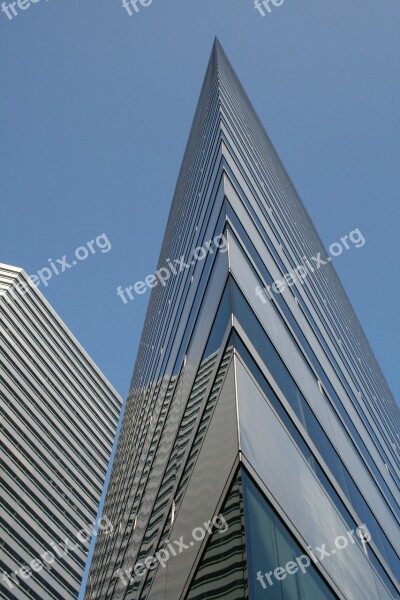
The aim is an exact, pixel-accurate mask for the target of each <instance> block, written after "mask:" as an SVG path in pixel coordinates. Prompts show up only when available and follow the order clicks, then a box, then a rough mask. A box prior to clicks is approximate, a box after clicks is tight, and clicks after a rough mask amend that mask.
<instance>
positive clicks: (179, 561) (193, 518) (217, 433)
mask: <svg viewBox="0 0 400 600" xmlns="http://www.w3.org/2000/svg"><path fill="white" fill-rule="evenodd" d="M238 450H239V446H238V424H237V413H236V394H235V380H234V369H233V361H232V362H231V365H230V367H229V370H228V373H227V375H226V379H225V382H224V385H223V388H222V390H221V393H220V396H219V398H218V400H217V404H216V407H215V412H214V414H213V417H212V419H211V422H210V425H209V427H208V431H207V434H206V436H205V439H204V442H203V444H202V448H201V451H200V453H199V456H198V459H197V462H196V466H195V467H194V470H193V473H192V476H191V478H190V482H189V485H188V487H187V490H186V493H185V496H184V498H183V500H182V503H181V506H180V509H179V512H178V514H177V518H176V521H175V522H174V525H173V527H172V528H171V531H170V533H169V538H170V540H179V539H182V538H183V540H186V541H187V544H188V545H189V548H186V549H185V550H184V552H183V553H182V555H180V556H178V557H176V558H171V560H169V561H168V565H167V568H165V569H161V568H158V571H157V576H156V579H155V582H154V584H153V586H152V588H151V590H150V595H149V599H150V600H159V598H160V597H162V598H165V600H177V599H178V598H182V597H183V596H182V594H183V591H184V589H185V586H186V585H187V583H188V580H189V574H190V572H191V571H192V570H193V567H194V564H195V560H196V557H197V556H198V555H199V554H200V552H201V550H202V548H203V547H204V545H205V544H206V542H207V539H208V535H207V536H206V537H205V538H204V540H203V541H201V542H195V543H192V545H191V542H190V540H191V541H192V542H193V536H192V533H193V532H194V530H195V529H196V528H198V527H202V528H203V530H204V529H205V528H204V523H207V522H209V521H212V519H213V517H215V516H216V514H217V508H218V504H219V503H220V501H221V497H222V495H223V491H224V489H225V487H226V484H227V482H228V481H229V478H230V476H231V474H232V469H233V467H234V464H235V462H236V461H237V457H238ZM161 590H162V592H161Z"/></svg>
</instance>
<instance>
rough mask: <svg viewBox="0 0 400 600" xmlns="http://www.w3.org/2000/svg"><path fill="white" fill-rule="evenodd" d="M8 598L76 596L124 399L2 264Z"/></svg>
mask: <svg viewBox="0 0 400 600" xmlns="http://www.w3.org/2000/svg"><path fill="white" fill-rule="evenodd" d="M0 317H1V323H0V341H1V376H0V403H1V420H0V444H1V449H0V532H1V533H0V567H1V569H0V598H18V599H21V600H22V599H28V598H29V599H32V600H51V599H54V600H73V599H76V598H77V597H78V594H79V590H80V587H81V583H82V576H83V572H84V568H85V563H86V559H87V554H88V548H89V543H90V538H91V536H92V533H93V534H94V533H95V532H97V531H98V532H99V533H98V535H108V534H109V533H110V530H111V527H110V525H109V524H108V523H107V522H106V521H105V520H102V521H101V522H100V524H99V523H98V522H96V516H97V512H98V509H99V502H100V497H101V494H102V491H103V486H104V481H105V477H106V472H107V467H108V463H109V459H110V454H111V449H112V446H113V442H114V437H115V432H116V428H117V423H118V419H119V415H120V410H121V405H122V400H121V398H120V397H119V396H118V394H117V393H116V391H115V390H114V389H113V387H112V386H111V385H110V383H109V382H108V381H107V379H106V378H105V377H104V376H103V374H102V373H101V372H100V371H99V369H98V368H97V367H96V365H95V364H94V363H93V361H92V360H91V359H90V358H89V356H88V355H87V354H86V352H85V351H84V350H83V348H82V347H81V346H80V344H79V343H78V342H77V340H76V339H75V338H74V336H73V335H72V334H71V332H70V331H69V330H68V329H67V327H66V326H65V324H64V323H63V322H62V321H61V319H60V318H59V317H58V315H57V314H56V313H55V311H54V310H53V309H52V307H51V306H50V305H49V303H48V302H47V301H46V299H45V298H44V297H43V296H42V294H41V293H40V292H39V291H38V289H37V288H36V287H35V285H34V284H33V283H32V282H31V281H30V279H29V278H28V277H27V275H26V273H25V272H24V271H23V270H22V269H19V268H16V267H11V266H9V265H5V264H0Z"/></svg>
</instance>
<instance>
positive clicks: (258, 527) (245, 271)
mask: <svg viewBox="0 0 400 600" xmlns="http://www.w3.org/2000/svg"><path fill="white" fill-rule="evenodd" d="M217 236H223V239H224V240H225V241H226V244H220V246H219V250H216V249H215V246H213V245H212V244H211V245H210V244H208V245H207V243H208V242H210V241H211V240H215V239H216V237H217ZM220 240H221V237H220ZM199 247H207V248H208V249H209V251H208V252H207V253H206V256H205V257H203V259H202V260H194V261H193V260H191V258H192V257H193V256H197V255H198V254H199V253H198V252H197V251H196V249H197V248H199ZM196 252H197V253H196ZM318 253H321V257H326V256H327V252H326V250H325V249H324V247H323V245H322V243H321V241H320V238H319V237H318V234H317V232H316V230H315V228H314V226H313V224H312V222H311V220H310V218H309V216H308V215H307V212H306V210H305V209H304V207H303V205H302V203H301V201H300V199H299V197H298V195H297V193H296V191H295V189H294V187H293V185H292V183H291V181H290V179H289V177H288V175H287V174H286V172H285V170H284V167H283V165H282V163H281V161H280V160H279V157H278V156H277V154H276V152H275V150H274V148H273V146H272V144H271V142H270V141H269V139H268V137H267V135H266V133H265V131H264V129H263V127H262V124H261V123H260V121H259V119H258V118H257V116H256V114H255V112H254V110H253V108H252V106H251V104H250V102H249V100H248V98H247V96H246V94H245V92H244V90H243V88H242V86H241V85H240V83H239V81H238V79H237V77H236V75H235V73H234V72H233V70H232V67H231V66H230V64H229V62H228V60H227V58H226V56H225V54H224V52H223V50H222V48H221V46H220V45H219V43H218V42H216V43H215V45H214V48H213V51H212V56H211V59H210V63H209V66H208V69H207V73H206V77H205V81H204V84H203V88H202V91H201V95H200V100H199V104H198V107H197V111H196V115H195V118H194V123H193V126H192V130H191V133H190V138H189V142H188V146H187V149H186V152H185V156H184V160H183V164H182V168H181V172H180V175H179V179H178V183H177V187H176V192H175V196H174V200H173V204H172V208H171V213H170V217H169V220H168V224H167V229H166V233H165V237H164V242H163V245H162V249H161V254H160V258H159V263H158V269H162V268H164V267H166V265H171V261H172V263H173V264H175V265H176V264H177V263H176V262H175V261H176V259H178V260H179V261H182V260H183V261H184V262H185V264H186V266H185V267H184V268H183V269H182V270H179V272H177V273H175V274H174V273H173V271H172V273H171V276H170V278H169V280H168V282H167V284H166V285H165V286H164V285H161V283H160V284H158V285H156V287H155V288H154V290H153V291H152V295H151V298H150V303H149V308H148V312H147V316H146V322H145V326H144V330H143V334H142V338H141V344H140V348H139V353H138V357H137V360H136V365H135V369H134V374H133V379H132V384H131V389H130V394H129V398H128V403H127V408H126V412H125V416H124V421H123V425H122V430H121V434H120V439H119V442H118V448H117V454H116V459H115V462H114V465H113V472H112V477H111V482H110V487H109V491H108V495H107V499H106V508H105V511H106V513H107V515H109V516H110V518H112V520H113V521H114V522H115V523H116V524H118V526H117V527H116V529H115V531H114V533H113V535H111V536H109V537H108V538H102V539H100V540H98V542H97V545H96V549H95V554H94V559H93V563H92V567H91V571H90V578H89V584H88V587H87V591H86V597H87V598H88V599H89V598H93V599H102V600H103V599H106V598H113V599H124V600H125V599H126V600H127V599H129V600H133V599H135V600H139V599H140V600H145V599H149V600H150V599H151V600H161V599H163V600H183V599H190V600H194V599H196V600H200V599H211V598H215V599H217V598H218V599H221V598H225V599H227V600H236V599H238V600H239V599H242V598H243V599H244V598H251V599H252V600H253V599H256V600H258V599H259V598H260V599H263V598H267V599H269V600H275V599H277V600H333V599H337V598H339V599H341V600H366V599H367V600H391V599H392V600H393V599H395V598H397V596H398V594H399V592H400V572H399V571H400V568H399V565H400V563H399V556H400V535H399V531H400V530H399V519H400V510H399V498H400V470H399V469H400V454H399V424H400V413H399V409H398V407H397V405H396V403H395V401H394V399H393V397H392V395H391V392H390V390H389V388H388V386H387V384H386V382H385V380H384V377H383V375H382V373H381V371H380V369H379V366H378V364H377V362H376V360H375V358H374V355H373V352H372V350H371V348H370V346H369V344H368V341H367V340H366V338H365V335H364V333H363V331H362V329H361V327H360V324H359V322H358V320H357V317H356V315H355V314H354V311H353V309H352V307H351V305H350V302H349V300H348V298H347V296H346V294H345V292H344V290H343V287H342V285H341V283H340V281H339V279H338V277H337V275H336V273H335V271H334V268H333V266H332V264H331V263H330V262H327V263H326V265H324V267H323V268H321V269H319V270H314V271H310V272H309V274H308V276H307V278H305V279H304V281H299V280H298V281H296V283H295V284H294V285H291V286H290V287H289V286H288V288H287V290H286V292H285V293H282V294H273V295H272V296H271V298H267V297H266V296H261V297H260V295H257V290H260V289H263V288H264V287H265V286H267V285H271V284H272V282H273V281H275V280H277V279H282V277H283V276H284V274H286V273H288V272H290V271H292V270H293V269H294V268H295V267H296V265H302V264H305V260H306V259H307V258H310V257H312V256H314V257H315V256H317V255H318ZM221 515H222V516H223V517H224V519H225V520H226V523H227V525H228V527H227V529H224V528H218V526H217V525H218V523H219V521H218V519H217V517H218V516H221ZM210 524H211V525H210ZM360 526H364V529H360ZM199 528H200V529H202V531H203V534H204V535H203V536H202V535H201V533H199V531H200V529H199ZM350 531H353V534H354V536H355V539H352V540H351V541H349V539H350V538H349V537H347V538H346V539H347V542H346V547H344V542H343V539H342V540H341V543H342V544H343V549H342V550H341V551H338V550H336V549H335V546H334V543H335V540H336V539H339V538H340V536H343V535H344V534H346V535H347V536H349V535H350V533H349V532H350ZM363 531H364V532H365V535H364V536H363V535H362V532H363ZM195 532H196V533H195ZM355 532H357V535H356V533H355ZM367 532H368V533H370V536H371V537H370V539H369V540H367V538H368V537H369V535H368V534H367ZM345 541H346V540H345ZM324 543H325V544H326V547H327V548H329V549H330V550H332V549H334V550H335V551H334V552H329V555H328V557H327V558H325V560H318V558H317V560H314V559H312V560H311V559H310V560H309V562H310V565H309V566H308V567H307V568H308V570H307V572H306V573H303V571H302V569H300V568H299V567H297V570H294V569H292V570H293V573H291V574H290V576H289V575H288V574H287V573H286V575H285V577H281V578H280V579H279V578H277V577H276V578H275V580H273V582H272V584H270V583H269V580H268V577H271V576H272V575H271V573H274V572H275V570H276V569H279V568H280V567H282V566H283V565H285V564H289V562H291V561H292V562H293V561H295V559H296V557H298V556H300V555H301V554H304V553H305V554H306V555H308V556H310V557H312V549H316V548H317V547H321V545H322V544H324ZM183 544H184V546H183ZM181 549H182V552H181ZM315 552H317V551H316V550H315ZM167 554H168V560H166V555H167ZM154 557H156V560H154ZM295 566H296V565H295ZM277 572H278V574H280V575H282V572H281V571H279V570H278V571H277Z"/></svg>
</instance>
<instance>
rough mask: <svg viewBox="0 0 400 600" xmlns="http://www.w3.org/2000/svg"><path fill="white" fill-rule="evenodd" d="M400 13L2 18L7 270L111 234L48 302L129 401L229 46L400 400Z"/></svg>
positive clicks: (305, 10) (1, 253)
mask: <svg viewBox="0 0 400 600" xmlns="http://www.w3.org/2000/svg"><path fill="white" fill-rule="evenodd" d="M399 22H400V3H399V2H398V0H381V1H380V2H377V1H376V0H352V1H351V2H344V1H343V0H342V1H341V2H340V1H337V2H331V1H329V0H285V2H284V4H283V5H282V6H281V7H275V8H273V10H272V12H271V14H269V15H266V16H265V17H264V18H262V17H261V15H260V14H259V13H258V12H257V11H256V10H254V7H253V1H252V0H153V2H152V4H151V5H150V6H148V7H147V8H144V7H141V9H140V11H139V13H137V14H134V15H133V16H131V17H130V16H128V14H127V12H126V11H125V10H124V9H123V8H122V7H121V2H120V0H48V1H46V0H40V1H38V2H37V3H36V4H32V5H31V6H30V7H29V8H28V9H27V10H25V11H19V14H18V16H16V17H14V18H13V19H12V20H9V19H8V18H7V16H6V15H5V14H4V13H0V54H1V57H0V71H1V75H0V78H1V80H0V81H1V95H0V195H1V236H0V261H2V262H6V263H10V264H13V265H17V266H21V267H23V268H24V269H25V270H26V271H27V272H28V273H35V272H37V271H38V270H39V269H41V268H43V267H46V266H48V259H49V258H52V259H53V260H55V259H60V258H61V257H62V256H64V255H67V257H69V258H70V257H71V254H73V253H74V250H75V249H76V248H77V247H79V246H83V245H85V244H86V243H87V241H89V240H91V239H95V238H96V237H97V236H98V235H100V234H102V233H105V234H106V235H107V238H108V239H109V241H110V243H111V246H112V247H111V250H110V251H108V252H106V253H101V252H100V251H99V250H97V252H96V254H93V255H90V256H89V257H88V258H87V260H85V261H82V262H78V264H77V265H76V266H74V268H71V269H68V270H66V271H65V272H64V273H62V274H60V275H59V276H54V277H53V278H52V279H51V280H50V281H49V284H48V286H47V288H45V287H44V285H40V287H39V289H40V290H41V291H42V292H43V293H44V294H45V296H46V298H47V299H48V300H49V302H50V303H51V304H52V306H53V307H54V308H55V310H56V311H57V312H58V314H59V315H60V316H61V318H62V319H63V320H64V321H65V323H66V324H67V326H68V327H69V328H70V329H71V331H72V332H73V333H74V335H75V336H76V337H77V339H78V340H79V342H80V343H81V344H82V345H83V347H84V348H85V349H86V351H87V352H88V353H89V354H90V356H91V357H92V358H93V359H94V361H95V362H96V363H97V364H98V366H99V367H100V369H101V370H102V371H103V372H104V373H105V375H106V376H107V377H108V378H109V380H110V381H111V383H112V384H113V385H114V386H115V387H116V389H117V390H118V391H119V393H120V394H121V395H122V396H123V397H125V396H126V393H127V390H128V386H129V382H130V378H131V374H132V369H133V364H134V359H135V355H136V350H137V346H138V342H139V337H140V333H141V330H142V325H143V320H144V316H145V310H146V306H147V302H148V299H149V294H148V293H147V294H144V295H142V296H137V297H136V299H135V300H134V301H133V302H130V303H129V304H127V305H124V304H123V303H122V301H121V300H120V299H119V298H118V297H117V295H116V288H117V286H118V285H122V286H123V287H126V286H128V285H130V284H133V283H134V282H135V281H137V280H140V279H143V278H144V277H145V276H146V275H147V274H149V273H152V272H154V269H155V267H156V263H157V258H158V254H159V251H160V247H161V242H162V237H163V233H164V229H165V224H166V220H167V216H168V212H169V208H170V204H171V199H172V195H173V191H174V186H175V183H176V179H177V176H178V171H179V167H180V163H181V160H182V156H183V152H184V147H185V144H186V141H187V138H188V134H189V129H190V125H191V120H192V117H193V114H194V110H195V106H196V102H197V98H198V94H199V91H200V87H201V83H202V79H203V76H204V72H205V68H206V65H207V62H208V58H209V54H210V51H211V46H212V43H213V40H214V36H215V35H218V37H219V39H220V41H221V43H222V45H223V47H224V49H225V51H226V52H227V54H228V56H229V58H230V60H231V62H232V64H233V66H234V68H235V69H236V71H237V73H238V75H239V77H240V79H241V81H242V83H243V85H244V87H245V89H246V90H247V92H248V95H249V97H250V99H251V100H252V102H253V105H254V106H255V108H256V110H257V112H258V114H259V116H260V118H261V120H262V122H263V123H264V125H265V127H266V129H267V132H268V134H269V135H270V137H271V139H272V142H273V143H274V145H275V147H276V149H277V150H278V152H279V154H280V156H281V158H282V160H283V162H284V164H285V166H286V168H287V170H288V173H289V175H290V177H291V178H292V180H293V182H294V184H295V186H296V188H297V190H298V191H299V193H300V196H301V198H302V200H303V202H304V204H305V206H306V208H307V210H308V212H309V213H310V215H311V217H312V219H313V221H314V223H315V225H316V227H317V229H318V231H319V233H320V235H321V237H322V239H323V241H324V242H325V244H326V245H329V244H330V243H331V242H333V241H337V240H339V239H340V237H341V236H343V235H344V234H346V233H348V232H349V231H350V230H351V229H354V228H355V227H358V228H359V229H360V230H361V231H362V233H363V235H364V237H365V238H366V244H365V246H364V247H362V248H360V249H358V250H352V251H351V252H348V253H345V254H343V255H342V256H340V257H338V258H337V259H335V263H334V265H335V267H336V269H337V272H338V274H339V276H340V277H341V279H342V281H343V283H344V286H345V289H346V291H347V293H348V295H349V297H350V299H351V301H352V303H353V306H354V308H355V310H356V312H357V315H358V317H359V319H360V321H361V323H362V325H363V327H364V329H365V331H366V334H367V336H368V338H369V340H370V342H371V345H372V347H373V349H374V351H375V353H376V356H377V358H378V361H379V363H380V365H381V367H382V370H383V372H384V374H385V376H386V378H387V380H388V382H389V385H390V387H391V389H392V391H393V392H394V394H395V396H396V397H397V398H399V391H400V375H399V369H398V360H397V356H396V354H397V353H396V350H397V347H398V342H399V327H398V306H399V295H400V294H399V274H398V269H397V260H396V259H397V256H398V253H399V251H398V239H399V233H398V229H399V197H398V194H399V192H398V190H399V189H400V170H399V168H398V164H399V154H400V153H399V150H400V147H399V145H400V142H399V139H400V136H399V133H400V131H399V129H400V122H399V110H398V107H399V105H400V83H399V78H398V75H397V73H398V64H399V51H400V37H399V35H398V23H399Z"/></svg>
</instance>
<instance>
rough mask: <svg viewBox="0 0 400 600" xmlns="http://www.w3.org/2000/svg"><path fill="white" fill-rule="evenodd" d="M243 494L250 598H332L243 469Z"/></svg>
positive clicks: (258, 599) (311, 565) (278, 599)
mask: <svg viewBox="0 0 400 600" xmlns="http://www.w3.org/2000/svg"><path fill="white" fill-rule="evenodd" d="M243 497H244V513H245V532H246V551H247V563H248V564H247V567H248V579H249V593H250V594H249V597H250V600H317V599H318V600H335V598H337V597H336V595H335V594H333V592H332V591H331V590H330V589H329V587H328V585H327V584H326V583H325V582H324V580H323V579H322V577H321V576H320V575H319V573H318V572H317V570H316V569H315V567H314V566H313V564H312V563H311V561H310V559H308V560H307V559H306V556H304V554H305V553H304V551H303V550H302V549H301V548H300V546H299V545H298V544H297V543H296V542H295V540H294V539H293V537H292V535H291V534H290V533H289V531H288V529H287V528H286V526H285V525H284V524H283V523H282V521H281V520H280V518H279V517H278V515H277V514H276V513H275V511H274V510H273V508H272V507H271V506H270V505H269V503H268V502H267V501H266V500H265V498H264V496H263V495H262V494H261V492H260V491H259V490H258V488H257V487H256V486H255V484H254V483H253V482H252V480H251V479H250V477H249V476H248V475H247V474H246V473H245V472H243ZM306 564H307V566H306ZM301 565H302V566H301Z"/></svg>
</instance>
